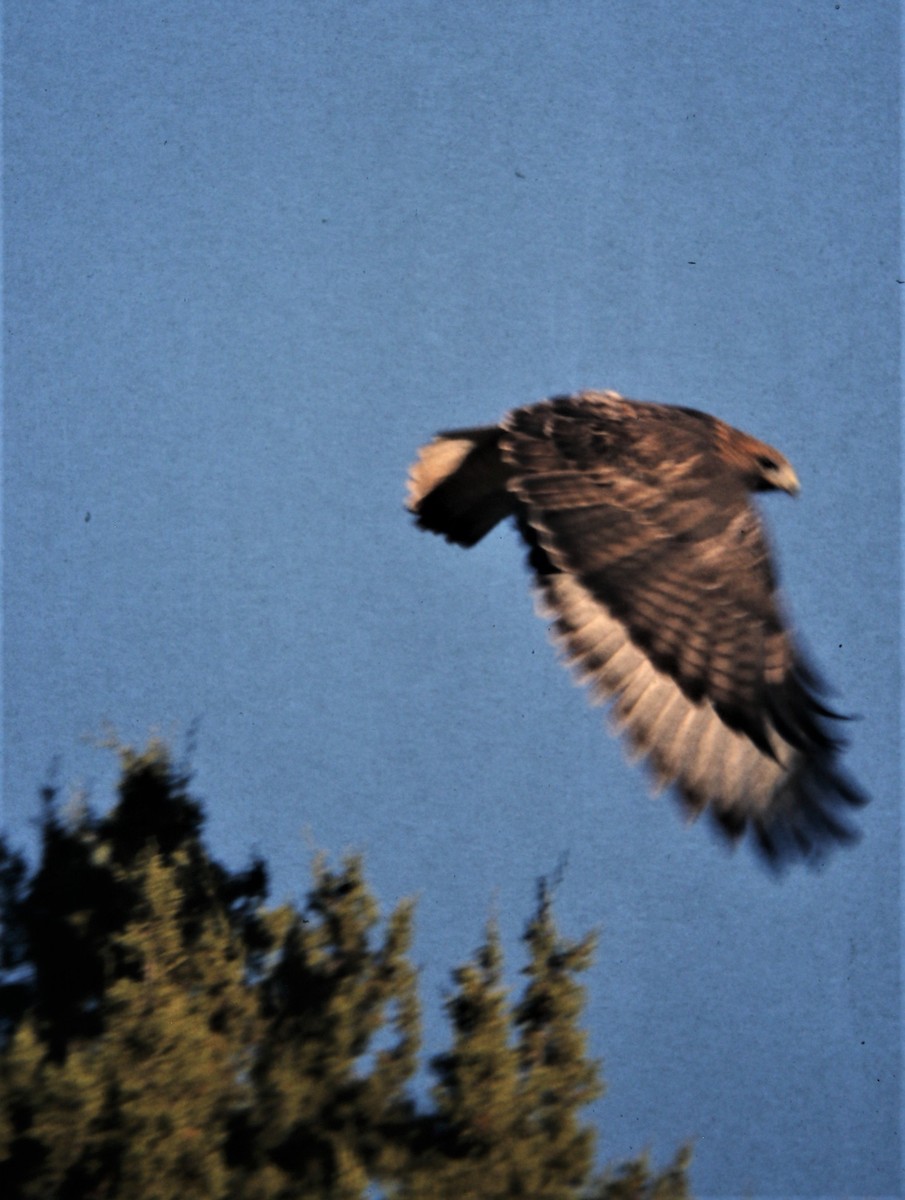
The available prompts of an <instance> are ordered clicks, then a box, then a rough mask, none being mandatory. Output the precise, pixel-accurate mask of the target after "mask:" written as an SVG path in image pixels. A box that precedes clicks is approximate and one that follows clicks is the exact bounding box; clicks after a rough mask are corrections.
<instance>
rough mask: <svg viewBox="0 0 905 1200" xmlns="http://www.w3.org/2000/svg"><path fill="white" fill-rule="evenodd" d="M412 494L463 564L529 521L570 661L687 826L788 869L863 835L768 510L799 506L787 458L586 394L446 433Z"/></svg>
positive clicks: (832, 716)
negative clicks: (783, 504) (467, 554)
mask: <svg viewBox="0 0 905 1200" xmlns="http://www.w3.org/2000/svg"><path fill="white" fill-rule="evenodd" d="M408 487H409V494H408V502H407V507H408V508H409V510H410V511H411V512H412V513H414V515H415V517H416V519H417V524H418V525H419V526H420V527H421V528H422V529H427V530H430V531H431V532H432V533H437V534H441V535H442V536H444V537H445V538H446V539H447V540H448V541H450V542H454V543H456V544H457V545H459V546H473V545H474V544H475V543H476V542H478V541H480V539H481V538H483V537H484V536H485V534H487V533H488V532H489V531H490V530H491V529H493V527H494V526H495V525H496V524H497V523H498V522H499V521H502V520H504V519H505V518H507V517H512V518H513V519H514V521H515V523H516V525H517V527H518V530H519V532H520V533H521V536H522V538H523V539H524V541H525V543H526V544H527V547H528V552H529V553H528V561H529V565H530V567H531V570H532V571H533V574H534V577H535V579H536V583H537V589H538V594H539V600H540V606H541V609H542V612H543V615H545V616H547V617H548V618H549V619H550V620H551V621H552V634H553V638H554V641H555V642H556V643H557V644H558V646H559V647H560V648H561V650H562V653H563V656H564V658H565V661H566V662H567V664H568V665H569V666H571V667H572V668H573V670H574V672H575V674H576V676H577V678H578V680H579V681H580V682H582V683H586V684H587V685H589V687H590V688H591V691H592V697H593V699H594V700H595V702H609V703H610V704H611V712H612V716H613V720H614V724H615V727H616V729H617V731H618V732H620V733H622V734H624V735H625V737H626V739H627V742H628V745H629V749H630V751H631V754H632V757H635V758H646V759H647V761H648V764H649V766H650V768H651V771H652V774H653V780H654V784H655V787H656V789H657V790H660V789H661V788H663V787H667V786H671V787H673V788H674V790H675V792H676V794H677V795H678V796H679V798H680V799H681V801H682V802H683V805H684V807H685V809H686V812H687V813H688V815H689V816H691V817H695V816H697V815H698V814H699V813H701V812H703V811H704V810H707V811H708V812H709V813H710V814H711V816H712V817H713V818H714V819H715V821H716V824H717V826H718V827H719V829H720V830H722V831H723V832H724V833H725V834H727V835H728V836H729V838H730V839H731V840H732V841H733V842H735V841H737V840H738V839H739V838H740V837H741V836H742V835H743V834H744V833H745V832H746V830H748V829H749V828H750V829H751V830H752V831H753V834H754V840H755V844H756V845H757V847H758V848H759V849H760V850H761V851H762V852H763V853H764V855H765V856H766V857H767V859H768V860H769V861H771V862H772V863H774V864H780V863H784V862H786V861H789V860H790V859H793V858H803V859H806V860H811V861H816V860H819V859H820V858H821V856H822V852H823V851H824V850H825V849H826V848H827V846H829V845H830V844H832V843H835V842H848V841H852V840H853V839H854V838H855V837H856V833H855V831H854V830H853V828H852V827H851V825H850V824H849V823H848V822H847V821H846V819H845V813H846V810H847V809H848V808H849V807H851V806H855V805H860V804H862V803H863V802H864V797H863V796H862V794H861V793H860V792H859V791H858V789H857V788H856V787H855V786H854V785H853V784H852V783H851V782H850V781H849V780H848V779H847V778H846V776H845V775H844V773H843V772H842V770H841V769H840V767H839V765H838V758H839V751H840V749H841V742H840V740H839V738H838V737H837V736H836V734H835V731H834V729H833V728H832V722H833V721H834V720H838V719H840V718H839V717H838V715H837V714H836V713H833V712H831V711H830V710H829V709H828V708H826V707H825V706H824V704H823V703H822V701H821V698H820V697H821V693H822V690H823V689H822V685H821V683H820V681H819V680H818V678H817V677H816V675H815V673H814V671H813V670H812V669H811V668H810V667H809V666H808V665H807V664H806V663H805V661H804V659H803V656H802V654H801V651H800V649H799V648H798V647H796V644H795V641H794V639H793V637H792V635H791V632H790V630H789V627H788V624H787V621H786V618H785V614H784V612H783V609H782V606H781V604H780V600H779V596H778V591H777V575H776V568H775V565H774V563H773V561H772V558H771V554H770V548H769V545H768V542H767V537H766V534H765V531H764V527H763V524H762V522H761V519H760V516H759V514H758V511H757V508H756V507H755V505H754V503H753V502H752V499H751V496H752V493H755V492H767V491H777V490H778V491H784V492H788V493H789V494H790V495H796V494H797V493H798V490H799V483H798V478H797V476H796V474H795V471H794V470H793V469H792V466H791V464H790V463H789V462H788V461H787V459H785V458H784V457H783V455H782V454H780V453H779V451H778V450H775V449H774V448H773V447H772V446H768V445H767V444H766V443H764V442H761V441H758V440H757V439H756V438H753V437H751V436H750V435H749V434H746V433H742V432H741V431H740V430H738V429H733V428H732V427H731V426H730V425H727V424H725V423H724V422H723V421H720V420H718V419H717V418H715V417H712V416H709V415H708V414H706V413H702V412H698V411H696V410H695V409H691V408H679V407H675V406H672V405H667V404H652V403H644V402H640V401H635V400H627V399H625V398H623V397H622V396H620V395H618V394H617V393H616V392H609V391H608V392H591V391H588V392H581V393H579V394H577V395H572V396H557V397H554V398H553V399H549V400H544V401H542V402H540V403H538V404H532V405H528V406H526V407H524V408H517V409H515V410H514V411H513V412H510V413H509V414H508V415H507V416H506V417H505V418H504V419H503V420H502V421H501V422H500V423H499V424H498V425H491V426H485V427H480V428H474V429H458V430H453V431H451V432H448V433H440V434H438V435H437V436H436V437H435V438H434V439H433V441H431V442H430V443H429V444H428V445H426V446H424V447H422V449H421V450H420V452H419V455H418V459H417V461H416V462H415V464H414V465H413V467H412V468H411V472H410V475H409V484H408Z"/></svg>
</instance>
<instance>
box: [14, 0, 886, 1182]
mask: <svg viewBox="0 0 905 1200" xmlns="http://www.w3.org/2000/svg"><path fill="white" fill-rule="evenodd" d="M5 7H6V14H5V32H4V39H5V45H4V53H5V77H6V91H5V175H6V180H5V211H4V220H5V300H4V303H5V314H4V315H5V405H4V426H5V428H4V433H5V436H4V454H5V457H4V481H5V488H4V521H5V525H4V553H3V569H4V601H5V603H4V634H5V645H4V676H3V682H4V819H5V825H6V827H7V829H8V830H9V831H10V832H11V833H12V835H13V838H14V840H16V841H17V842H19V843H20V844H24V843H27V842H28V839H31V838H33V826H32V824H31V822H32V820H33V818H34V816H35V813H36V812H37V809H38V802H37V793H38V789H39V787H40V785H41V784H42V783H43V782H45V781H46V779H47V778H48V775H49V774H51V773H52V772H53V771H55V772H56V778H57V779H58V781H59V782H60V783H61V784H63V785H65V786H66V787H67V788H69V787H84V788H86V789H88V790H89V791H90V792H91V793H92V795H93V796H94V798H95V800H96V802H97V803H98V804H105V803H107V801H108V798H109V788H110V785H111V783H112V781H113V779H114V777H115V763H114V762H113V761H112V759H111V756H110V755H109V753H108V752H106V751H104V750H101V749H98V748H97V747H96V745H92V744H91V736H89V738H88V739H86V736H85V735H93V738H94V741H95V742H96V741H97V738H98V736H99V735H100V734H101V733H102V731H103V727H104V722H110V723H111V724H112V725H113V726H114V727H115V729H116V731H117V732H118V734H119V735H120V736H121V737H122V738H124V739H125V740H128V741H132V742H133V743H139V744H140V743H142V742H143V741H144V740H145V738H146V736H147V734H148V732H149V731H151V730H153V729H157V730H159V731H161V732H162V733H164V734H165V735H166V736H170V737H172V738H173V740H174V745H175V746H176V747H177V749H178V748H180V747H181V745H182V743H183V741H184V737H185V733H186V730H187V729H188V728H189V727H190V726H191V724H192V723H193V722H194V721H196V720H197V721H198V722H199V732H198V736H197V747H196V749H195V752H194V759H193V761H194V765H195V768H196V787H197V791H198V792H199V794H200V795H201V796H202V797H203V798H205V799H206V801H207V802H208V811H209V818H210V823H209V832H210V837H211V841H212V845H213V847H214V849H215V851H216V852H217V853H218V854H220V855H221V856H222V857H223V858H224V859H226V860H227V861H228V862H230V863H231V864H233V865H236V866H238V865H240V864H241V863H243V862H244V861H245V859H246V858H247V856H248V854H249V853H250V852H251V851H252V850H254V851H257V852H260V853H261V854H263V855H264V856H265V857H266V859H267V860H268V862H269V864H270V866H271V868H272V872H273V885H274V887H273V891H274V897H275V898H276V899H281V898H283V897H295V898H299V897H300V896H301V895H302V893H303V892H304V889H305V886H306V882H307V871H308V863H309V861H310V854H311V848H312V846H318V847H323V848H325V849H326V850H328V851H329V852H331V853H334V854H338V853H340V852H342V851H343V850H344V849H347V848H350V847H351V848H357V849H361V850H362V851H364V853H365V855H366V862H367V869H368V875H369V878H370V880H371V882H372V883H373V885H374V887H375V890H376V891H377V893H378V895H379V897H380V899H381V901H382V902H383V903H384V904H385V905H386V906H389V905H391V904H392V903H394V902H395V901H396V900H397V899H398V898H399V897H401V896H406V895H412V894H414V895H417V896H419V897H420V900H419V908H418V914H419V919H418V941H417V945H416V953H415V956H416V959H417V961H418V963H419V964H420V966H421V968H422V986H423V998H424V1001H425V1005H426V1009H427V1014H426V1015H427V1035H428V1040H429V1048H430V1049H431V1050H436V1049H439V1048H440V1046H441V1045H442V1040H443V1038H444V1036H445V1034H444V1028H443V1022H442V1016H441V1000H442V993H443V989H444V987H445V986H446V983H447V980H448V971H449V969H450V968H451V967H453V966H454V965H456V964H457V963H459V962H461V961H462V960H463V959H464V958H465V957H466V956H467V955H468V954H469V953H470V952H471V950H472V949H473V948H474V946H475V945H476V944H477V943H478V941H479V940H480V937H481V933H482V928H483V924H484V921H485V920H486V918H487V916H488V915H489V914H490V913H491V912H492V911H495V912H496V913H497V914H498V916H499V919H500V923H501V926H502V930H503V934H504V937H505V941H506V946H507V951H508V954H509V968H510V972H511V978H512V981H513V984H517V982H518V974H517V968H518V966H519V965H520V959H519V948H518V935H519V933H520V932H521V929H522V926H523V923H524V921H525V919H526V918H527V916H528V915H529V913H530V910H531V905H532V901H533V890H534V882H535V880H536V878H537V876H538V875H540V874H543V873H549V872H552V871H553V870H554V869H555V868H556V866H557V863H558V862H559V861H560V859H561V857H562V856H567V866H566V870H565V874H564V879H563V882H562V883H561V885H560V887H559V890H558V892H557V913H558V917H559V920H560V923H561V925H562V927H563V928H564V930H565V931H566V932H568V933H571V934H573V935H576V936H577V935H580V934H582V933H583V932H585V931H586V930H587V929H588V928H591V927H599V928H600V930H601V934H602V937H601V945H600V950H599V953H598V961H597V964H596V966H595V968H594V969H593V971H592V972H591V974H590V976H589V978H588V992H589V999H588V1011H587V1025H588V1028H589V1030H590V1033H591V1039H592V1047H593V1050H594V1052H595V1053H597V1054H600V1055H602V1056H603V1058H604V1070H605V1075H606V1078H607V1081H608V1085H609V1091H608V1094H607V1096H606V1097H605V1098H604V1099H603V1100H602V1101H600V1102H599V1103H598V1104H597V1105H596V1106H595V1109H594V1114H593V1115H594V1119H595V1122H596V1123H597V1124H598V1125H599V1127H600V1130H601V1138H600V1149H601V1154H602V1156H604V1157H606V1158H620V1157H624V1156H628V1155H631V1154H635V1153H637V1152H639V1151H640V1150H641V1149H643V1148H644V1147H650V1148H651V1149H652V1151H653V1153H654V1155H655V1157H657V1158H663V1157H665V1156H666V1155H667V1154H669V1153H671V1152H672V1150H673V1149H674V1148H675V1146H676V1145H677V1144H678V1143H679V1142H680V1141H682V1140H684V1139H686V1138H688V1137H693V1138H695V1139H696V1149H695V1161H694V1169H693V1176H692V1178H693V1182H694V1185H695V1187H696V1189H697V1191H698V1193H699V1194H700V1195H702V1196H730V1195H741V1194H745V1195H748V1196H771V1197H785V1198H788V1197H790V1196H793V1195H800V1196H839V1195H843V1194H857V1195H863V1196H888V1195H892V1194H893V1193H895V1192H896V1191H897V1189H898V1187H899V1186H900V1178H901V1176H900V1165H899V1141H898V1121H899V1107H900V1105H899V1096H900V1078H899V1069H900V1036H899V1014H900V1007H899V1004H900V997H899V967H900V925H899V919H900V890H899V867H900V854H899V792H900V784H899V781H900V776H899V763H898V757H897V756H898V747H899V745H900V735H899V725H898V720H899V717H898V712H899V694H900V677H899V662H900V658H899V640H898V639H899V628H898V611H899V603H898V601H899V578H900V576H899V565H900V564H899V558H900V549H899V545H900V533H899V489H900V453H899V451H900V441H899V407H898V380H899V344H898V311H899V303H900V298H901V292H900V291H899V290H898V289H899V287H900V284H899V283H898V282H897V279H898V280H901V279H902V278H903V276H902V273H901V268H900V266H899V261H898V245H897V242H896V230H897V228H898V193H897V170H898V158H899V147H898V140H897V139H898V115H899V97H898V61H899V37H898V20H899V14H898V5H896V4H894V3H892V2H891V0H877V2H875V3H872V4H869V5H868V4H856V3H854V0H840V2H838V3H837V2H835V0H814V2H812V3H809V4H806V5H791V4H788V3H785V2H780V0H763V2H762V3H759V4H750V3H748V2H747V0H746V2H741V0H700V2H694V3H689V4H684V5H677V4H675V3H666V2H660V0H651V2H641V3H637V2H631V0H609V2H606V0H601V2H597V3H589V2H582V0H576V2H574V3H568V4H564V5H554V4H551V3H541V2H539V0H522V2H520V3H514V2H497V3H491V4H487V3H481V4H477V3H473V2H471V0H465V2H463V3H458V4H456V5H450V4H444V3H437V2H435V0H399V2H396V3H386V2H385V0H382V2H380V3H375V2H370V0H363V2H357V3H354V4H353V3H350V2H341V3H340V2H334V3H330V2H324V3H317V4H305V3H289V2H282V3H281V2H278V0H259V2H258V3H256V4H254V5H247V4H245V3H238V2H235V0H226V2H224V0H220V2H219V3H217V4H213V3H207V2H205V0H202V2H201V3H197V2H196V3H191V4H189V3H185V2H181V0H155V3H153V4H151V3H144V2H137V3H134V4H130V5H123V4H120V3H110V2H106V0H99V2H94V3H90V4H89V3H84V2H70V3H52V4H51V3H48V2H47V0H29V2H28V3H22V2H21V0H10V2H9V3H8V4H7V5H6V6H5ZM580 387H599V388H608V387H609V388H615V389H617V390H619V391H621V392H623V393H624V394H627V395H630V396H635V397H637V398H643V399H658V400H664V401H668V402H673V403H678V404H690V405H694V406H696V407H700V408H704V409H706V410H708V411H711V412H713V413H715V414H717V415H719V416H721V417H723V418H725V419H726V420H728V421H730V422H731V423H733V424H736V425H738V426H740V427H742V428H744V429H747V430H748V431H750V432H751V433H753V434H755V435H757V436H759V437H761V438H763V439H765V440H767V441H769V442H771V443H773V444H774V445H777V446H778V447H779V448H780V449H781V450H782V451H783V452H784V453H785V454H786V455H787V457H788V458H789V459H790V460H791V461H792V462H793V464H794V465H795V467H796V470H797V471H798V474H799V476H800V478H801V480H802V484H803V494H802V496H801V498H800V499H799V500H798V501H797V502H796V503H792V502H790V501H788V500H787V499H786V498H784V497H782V498H771V499H769V500H767V501H766V503H765V509H766V510H767V517H768V520H769V523H770V526H771V529H772V531H773V535H774V540H775V543H776V546H777V553H778V556H779V560H780V564H781V569H782V575H783V579H784V583H785V588H786V593H787V596H788V599H789V603H790V605H791V608H792V611H793V614H794V617H795V620H796V624H797V625H798V627H799V628H800V629H801V631H802V633H803V636H804V638H805V640H806V643H807V645H808V647H809V648H810V650H811V651H812V653H813V654H814V656H815V657H816V658H817V660H818V661H819V663H820V664H821V666H822V668H823V670H824V671H825V673H826V674H827V676H828V677H829V678H830V679H831V680H832V682H833V683H834V685H835V687H836V688H837V689H838V698H837V699H838V703H839V705H840V706H841V707H842V708H843V709H844V710H846V711H850V712H856V713H858V714H861V716H862V717H863V719H862V720H861V721H859V722H858V723H857V724H855V725H853V726H852V728H851V735H852V746H851V751H850V753H849V755H848V759H847V761H848V763H849V765H850V768H851V769H852V771H853V772H854V773H855V774H856V775H857V776H858V778H859V779H860V780H861V781H862V783H863V784H864V786H865V788H866V789H867V790H868V791H869V792H870V793H871V794H872V796H873V798H874V800H873V803H872V805H871V806H870V807H869V808H868V809H867V810H866V811H865V813H864V815H863V821H862V826H863V829H864V834H865V836H864V839H863V841H862V843H861V844H860V845H859V846H858V847H857V848H856V849H855V850H853V851H848V852H843V853H840V854H838V855H837V856H836V857H835V858H834V859H833V860H832V861H831V862H830V863H829V864H828V866H827V867H826V869H825V870H823V871H822V872H821V873H819V874H815V873H809V872H799V873H794V874H791V875H789V876H787V877H786V878H784V879H783V880H782V881H780V882H778V883H777V882H776V881H775V880H774V879H772V878H770V877H769V876H767V875H766V874H765V873H764V872H763V871H762V870H760V869H759V867H758V866H757V864H756V862H755V860H754V859H753V857H752V856H751V855H750V854H749V853H748V852H746V851H744V850H743V851H741V852H738V853H736V854H735V855H731V854H728V853H727V852H726V851H725V850H724V848H723V847H722V846H720V845H718V844H717V843H715V842H714V840H713V839H712V837H711V835H710V833H709V831H708V830H707V829H705V828H704V827H703V826H701V827H698V828H691V829H686V828H684V827H683V824H682V821H681V819H680V817H679V814H678V812H677V809H676V807H675V806H674V805H673V804H672V803H671V802H669V801H668V800H667V799H660V800H657V801H651V800H649V799H648V796H647V792H646V786H645V780H644V776H643V773H642V772H641V771H640V770H638V769H637V768H632V767H630V766H629V765H628V764H626V762H625V761H624V759H623V756H622V753H621V750H620V748H619V746H618V744H617V743H616V742H615V741H613V740H612V739H611V738H609V737H608V736H607V735H606V733H605V731H604V730H603V728H602V722H601V714H600V712H599V711H595V710H592V709H590V708H589V707H588V706H587V705H586V703H585V699H584V697H583V695H582V693H581V691H580V690H579V689H577V688H575V687H574V686H573V685H572V684H571V682H570V680H569V678H568V676H567V675H566V673H565V672H564V671H563V670H562V669H561V667H559V666H558V665H557V663H556V659H555V655H554V653H553V651H552V649H551V648H550V646H549V645H548V644H547V638H546V630H545V627H544V624H543V622H542V621H539V620H538V619H537V618H536V617H535V616H534V614H533V610H532V602H531V598H530V595H529V589H528V580H527V574H526V571H525V567H524V562H523V552H522V550H521V548H520V547H519V545H518V543H517V540H516V538H515V537H514V536H513V534H512V531H511V530H509V529H502V530H499V531H497V532H495V533H494V534H493V535H491V536H490V537H488V538H487V539H486V540H485V542H483V543H482V544H481V545H480V546H478V547H477V548H475V549H474V550H472V551H470V552H468V553H464V552H462V551H459V550H457V549H455V548H453V547H449V546H447V545H445V544H443V543H442V542H441V541H440V540H439V539H434V538H430V537H427V536H426V535H423V534H420V533H418V532H417V531H415V530H414V529H413V528H412V526H411V524H410V521H409V520H408V518H407V517H406V515H405V513H404V512H403V508H402V499H403V494H404V479H405V473H406V470H407V467H408V464H409V462H410V461H411V459H412V457H413V455H414V452H415V450H416V447H417V446H418V445H419V444H420V443H421V442H423V441H424V440H426V439H427V438H428V437H429V436H430V435H431V434H432V433H433V432H435V431H436V430H438V429H444V428H450V427H455V426H457V425H469V424H480V423H487V422H489V421H493V420H495V419H497V418H498V417H499V416H500V415H502V413H503V412H505V411H506V410H507V409H508V408H510V407H513V406H516V405H519V404H523V403H528V402H530V401H533V400H536V399H539V398H540V397H542V396H544V395H546V394H549V393H553V392H563V391H569V390H574V389H577V388H580Z"/></svg>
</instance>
